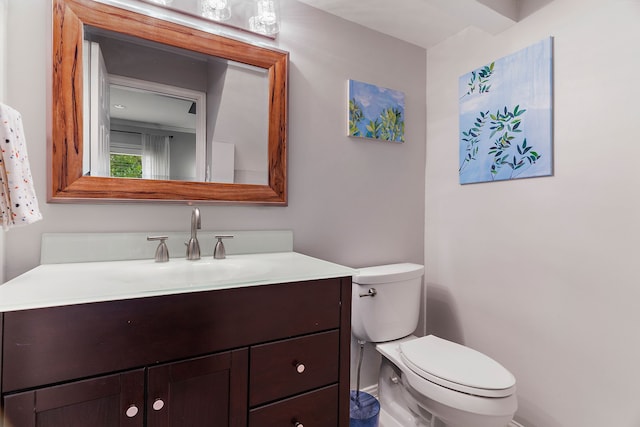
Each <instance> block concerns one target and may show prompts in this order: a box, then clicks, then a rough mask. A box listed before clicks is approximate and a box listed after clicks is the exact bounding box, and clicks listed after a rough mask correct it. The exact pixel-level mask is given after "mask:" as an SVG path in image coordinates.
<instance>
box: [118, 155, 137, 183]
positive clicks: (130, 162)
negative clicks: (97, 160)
mask: <svg viewBox="0 0 640 427" xmlns="http://www.w3.org/2000/svg"><path fill="white" fill-rule="evenodd" d="M110 166H111V176H112V177H116V178H142V156H136V155H134V154H111V165H110Z"/></svg>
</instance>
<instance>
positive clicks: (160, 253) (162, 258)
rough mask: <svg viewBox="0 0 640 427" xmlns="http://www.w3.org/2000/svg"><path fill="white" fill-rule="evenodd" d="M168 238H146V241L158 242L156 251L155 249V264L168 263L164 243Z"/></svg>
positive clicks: (167, 251)
mask: <svg viewBox="0 0 640 427" xmlns="http://www.w3.org/2000/svg"><path fill="white" fill-rule="evenodd" d="M168 238H169V237H168V236H147V240H148V241H154V240H160V244H159V245H158V249H156V262H167V261H169V248H168V247H167V244H166V242H165V241H166V240H167V239H168Z"/></svg>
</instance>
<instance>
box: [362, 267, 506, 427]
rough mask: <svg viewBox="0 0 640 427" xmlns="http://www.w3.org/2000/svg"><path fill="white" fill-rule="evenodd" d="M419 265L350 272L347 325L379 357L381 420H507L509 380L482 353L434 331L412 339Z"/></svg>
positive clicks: (494, 424) (493, 426) (497, 426)
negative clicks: (350, 309) (350, 326)
mask: <svg viewBox="0 0 640 427" xmlns="http://www.w3.org/2000/svg"><path fill="white" fill-rule="evenodd" d="M423 273H424V267H423V266H422V265H417V264H408V263H406V264H392V265H383V266H378V267H369V268H362V269H360V270H359V273H358V274H357V275H355V276H353V299H352V304H353V305H352V331H353V335H354V336H355V337H356V338H357V339H358V340H361V341H367V342H373V343H377V344H376V349H377V350H378V352H380V354H381V355H382V356H383V357H382V365H381V367H380V376H379V380H378V394H379V398H380V406H381V414H380V424H381V427H410V426H420V427H422V426H427V427H443V426H444V427H506V426H507V425H509V423H510V421H511V420H512V418H513V415H514V413H515V411H516V409H517V406H518V403H517V398H516V394H515V390H516V380H515V378H514V376H513V375H512V374H511V373H510V372H509V371H507V370H506V369H505V368H504V367H503V366H502V365H500V364H499V363H498V362H496V361H494V360H493V359H491V358H489V357H488V356H486V355H484V354H482V353H480V352H478V351H475V350H472V349H470V348H468V347H465V346H463V345H460V344H456V343H453V342H451V341H447V340H444V339H441V338H438V337H436V336H434V335H428V336H426V337H421V338H418V337H416V336H413V335H411V334H412V333H413V331H414V330H415V329H416V326H417V323H418V317H419V310H420V296H421V283H422V275H423Z"/></svg>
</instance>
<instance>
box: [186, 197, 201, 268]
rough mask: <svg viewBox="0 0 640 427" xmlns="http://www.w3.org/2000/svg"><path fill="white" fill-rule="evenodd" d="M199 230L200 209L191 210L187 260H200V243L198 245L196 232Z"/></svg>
mask: <svg viewBox="0 0 640 427" xmlns="http://www.w3.org/2000/svg"><path fill="white" fill-rule="evenodd" d="M200 228H201V221H200V209H199V208H193V211H192V212H191V238H190V239H189V241H188V242H187V259H188V260H192V261H195V260H198V259H200V243H198V230H199V229H200Z"/></svg>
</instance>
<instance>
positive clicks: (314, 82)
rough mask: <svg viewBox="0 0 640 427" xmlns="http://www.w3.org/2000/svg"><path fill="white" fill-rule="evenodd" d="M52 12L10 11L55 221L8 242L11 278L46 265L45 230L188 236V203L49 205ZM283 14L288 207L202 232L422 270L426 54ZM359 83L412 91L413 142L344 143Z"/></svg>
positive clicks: (249, 210) (25, 5)
mask: <svg viewBox="0 0 640 427" xmlns="http://www.w3.org/2000/svg"><path fill="white" fill-rule="evenodd" d="M49 8H50V2H49V1H48V0H20V1H15V2H12V3H11V10H10V19H9V34H10V37H11V39H10V41H11V43H10V46H9V54H10V55H11V56H12V57H13V58H14V60H13V61H11V62H9V63H8V67H7V68H8V69H7V72H8V81H9V90H8V96H9V101H10V102H11V103H12V105H13V106H14V107H15V108H16V109H18V110H19V111H21V113H22V115H23V120H24V123H25V132H26V134H27V135H26V136H27V141H28V144H29V147H28V148H29V155H30V160H31V166H32V172H33V175H34V182H35V185H36V191H37V194H38V197H39V198H40V200H41V203H40V204H41V210H42V212H43V215H44V219H43V220H42V221H40V222H38V223H36V224H33V225H31V226H28V227H21V228H17V229H14V230H11V231H10V232H9V233H7V236H6V243H7V264H6V273H7V279H11V278H13V277H15V276H17V275H19V274H21V273H23V272H25V271H27V270H28V269H30V268H32V267H34V266H36V265H37V264H38V260H39V255H40V254H39V250H40V237H41V234H42V233H43V232H70V231H96V232H109V231H146V230H167V231H180V230H184V231H185V233H188V230H189V218H190V212H191V208H190V207H188V206H184V205H166V204H165V205H162V204H103V205H97V204H84V205H75V204H49V203H45V198H46V185H47V177H46V172H45V171H46V138H47V115H48V114H49V107H48V106H47V105H48V104H47V91H48V86H47V84H48V83H47V79H48V77H47V70H48V69H49V68H50V65H49V62H50V59H49V50H50V48H49V45H50V43H51V40H50V37H49V34H48V33H47V32H46V30H45V29H46V28H47V26H48V24H47V20H48V19H49V15H50V12H49V11H48V10H49ZM281 9H282V11H283V14H284V16H283V21H282V32H281V33H280V35H279V36H278V40H277V41H276V42H275V43H274V44H275V45H276V46H277V47H279V48H280V49H283V50H287V51H289V52H290V55H291V57H290V58H291V64H290V76H289V101H290V102H289V175H288V177H289V206H287V207H264V206H200V207H201V212H202V227H203V229H291V230H293V232H294V239H295V240H294V247H295V250H296V251H299V252H302V253H305V254H309V255H312V256H318V257H321V258H325V259H328V260H331V261H334V262H339V263H343V264H345V265H348V266H353V267H359V266H364V265H369V264H375V263H383V262H395V261H401V260H403V261H404V260H406V261H412V262H421V261H422V259H423V256H424V255H423V234H424V232H423V230H424V197H425V196H424V195H425V191H424V153H425V140H426V130H425V123H424V117H425V114H426V113H425V108H426V107H425V106H426V102H425V93H426V82H425V78H424V76H425V73H426V65H425V64H426V52H425V50H424V49H420V48H418V47H415V46H413V45H409V44H406V43H403V42H399V41H397V40H395V39H393V38H390V37H387V36H383V35H381V34H378V33H376V32H373V31H371V30H368V29H365V28H364V27H360V26H357V25H354V24H351V23H348V22H346V21H343V20H340V19H338V18H335V17H333V16H331V15H329V14H326V13H323V12H320V11H318V10H316V9H313V8H310V7H309V6H306V5H303V4H301V3H298V2H297V1H295V0H283V1H282V3H281ZM256 40H259V41H260V42H262V43H270V40H268V39H265V38H257V37H256ZM349 78H354V79H359V80H363V81H366V82H371V83H375V84H378V85H381V86H385V87H391V88H395V89H398V90H402V91H404V92H405V93H406V97H407V98H406V103H407V105H406V111H407V117H406V119H407V128H406V140H407V142H406V143H404V144H393V143H381V142H372V141H365V140H361V139H352V138H348V137H346V136H345V135H346V129H347V125H346V103H347V94H346V87H347V80H348V79H349ZM205 242H206V243H205ZM141 244H148V243H147V242H141ZM203 244H211V245H213V239H212V240H211V241H210V242H207V241H204V242H203ZM176 255H177V254H176Z"/></svg>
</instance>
